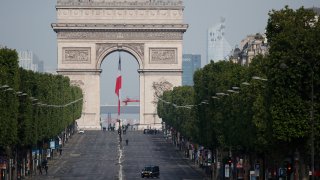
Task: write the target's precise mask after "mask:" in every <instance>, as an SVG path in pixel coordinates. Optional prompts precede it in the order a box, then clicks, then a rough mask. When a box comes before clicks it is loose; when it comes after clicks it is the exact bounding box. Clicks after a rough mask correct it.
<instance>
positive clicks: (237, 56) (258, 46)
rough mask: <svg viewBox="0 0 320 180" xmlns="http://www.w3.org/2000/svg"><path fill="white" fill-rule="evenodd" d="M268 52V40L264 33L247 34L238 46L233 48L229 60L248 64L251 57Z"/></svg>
mask: <svg viewBox="0 0 320 180" xmlns="http://www.w3.org/2000/svg"><path fill="white" fill-rule="evenodd" d="M267 53H268V41H267V37H266V35H265V34H260V33H257V34H253V35H248V36H247V37H246V38H244V39H243V40H242V41H241V42H240V45H239V47H236V48H235V49H234V50H233V53H232V56H231V57H230V60H231V61H232V62H234V63H238V64H242V65H249V64H250V63H251V61H252V59H253V58H254V57H255V56H257V55H258V54H262V55H265V54H267Z"/></svg>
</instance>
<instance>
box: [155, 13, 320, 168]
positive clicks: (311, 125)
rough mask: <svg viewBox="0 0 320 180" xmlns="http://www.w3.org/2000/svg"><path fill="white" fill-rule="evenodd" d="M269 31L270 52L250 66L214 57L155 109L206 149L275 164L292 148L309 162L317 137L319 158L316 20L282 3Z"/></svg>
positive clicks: (319, 82)
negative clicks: (191, 83) (191, 81)
mask: <svg viewBox="0 0 320 180" xmlns="http://www.w3.org/2000/svg"><path fill="white" fill-rule="evenodd" d="M266 30H267V32H266V35H267V39H268V44H269V53H268V54H267V55H265V56H257V57H255V58H254V59H253V61H252V63H251V64H250V65H249V66H241V65H239V64H234V63H232V62H225V61H223V62H218V63H213V62H211V63H210V64H208V65H206V66H205V67H204V68H203V69H201V70H199V71H197V72H196V73H195V75H194V86H193V87H175V88H174V89H173V90H171V91H166V92H164V93H163V95H162V96H161V97H160V98H159V101H158V108H157V110H158V114H159V116H160V117H161V118H162V120H163V121H164V122H165V123H166V124H168V125H170V126H172V127H174V128H175V129H176V130H177V131H179V132H180V133H182V134H183V135H184V136H185V137H188V138H190V139H192V141H193V142H195V143H199V144H202V145H204V146H205V147H207V148H210V149H212V150H215V149H221V150H225V149H228V150H229V149H231V150H232V151H233V152H234V153H235V154H237V153H239V154H247V155H251V156H252V155H255V156H257V157H258V156H264V157H266V156H268V159H270V160H274V161H278V163H281V161H283V160H284V159H286V158H287V157H294V156H297V153H296V152H299V157H295V158H299V160H300V161H304V160H305V161H306V162H310V160H311V159H310V154H311V150H310V149H311V147H312V146H311V143H312V142H314V146H313V147H314V148H315V153H314V154H315V155H316V162H317V164H319V152H320V151H319V150H320V147H319V145H320V144H319V143H320V136H319V133H320V129H319V128H320V126H319V118H320V115H319V111H320V99H319V97H320V44H319V42H320V22H319V21H318V18H317V17H316V14H315V13H314V12H313V11H310V10H306V9H304V8H300V9H298V10H292V9H290V8H288V7H285V8H284V9H282V10H279V11H271V12H270V13H269V20H268V24H267V28H266ZM312 96H313V97H312ZM189 105H192V106H189ZM312 131H314V133H312ZM270 163H271V162H270Z"/></svg>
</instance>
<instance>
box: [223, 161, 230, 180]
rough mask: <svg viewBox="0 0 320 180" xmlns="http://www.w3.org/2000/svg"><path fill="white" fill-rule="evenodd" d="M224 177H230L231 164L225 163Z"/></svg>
mask: <svg viewBox="0 0 320 180" xmlns="http://www.w3.org/2000/svg"><path fill="white" fill-rule="evenodd" d="M224 177H226V178H229V177H230V166H229V164H226V165H224Z"/></svg>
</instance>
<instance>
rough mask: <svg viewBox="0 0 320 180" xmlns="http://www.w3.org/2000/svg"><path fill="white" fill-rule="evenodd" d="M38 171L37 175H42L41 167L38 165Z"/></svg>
mask: <svg viewBox="0 0 320 180" xmlns="http://www.w3.org/2000/svg"><path fill="white" fill-rule="evenodd" d="M38 170H39V174H42V167H41V165H40V164H39V165H38Z"/></svg>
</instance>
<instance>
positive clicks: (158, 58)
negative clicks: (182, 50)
mask: <svg viewBox="0 0 320 180" xmlns="http://www.w3.org/2000/svg"><path fill="white" fill-rule="evenodd" d="M150 64H177V49H176V48H150Z"/></svg>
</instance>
